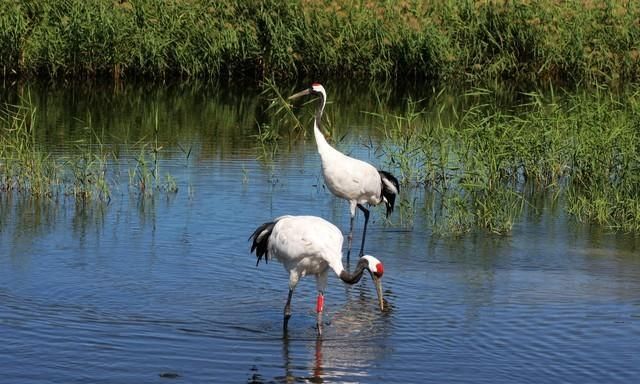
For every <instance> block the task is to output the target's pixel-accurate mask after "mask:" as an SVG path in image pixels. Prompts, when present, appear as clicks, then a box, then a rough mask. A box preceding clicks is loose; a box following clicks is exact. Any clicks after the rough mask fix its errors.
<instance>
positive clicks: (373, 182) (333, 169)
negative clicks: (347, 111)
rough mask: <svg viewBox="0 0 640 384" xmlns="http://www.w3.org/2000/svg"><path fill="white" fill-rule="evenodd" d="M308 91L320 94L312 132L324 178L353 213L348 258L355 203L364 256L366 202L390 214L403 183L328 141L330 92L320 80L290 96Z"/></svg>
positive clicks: (349, 248) (299, 95)
mask: <svg viewBox="0 0 640 384" xmlns="http://www.w3.org/2000/svg"><path fill="white" fill-rule="evenodd" d="M305 95H318V96H319V101H318V105H317V108H316V115H315V118H314V120H313V134H314V136H315V139H316V146H317V147H318V153H319V154H320V159H321V161H322V175H323V177H324V182H325V184H326V185H327V187H328V188H329V190H330V191H331V193H333V194H334V195H335V196H337V197H339V198H341V199H345V200H347V201H349V212H350V214H351V220H350V226H349V236H348V238H347V239H348V250H347V262H349V256H350V255H351V243H352V240H353V223H354V219H355V215H356V207H358V208H359V209H360V210H361V211H362V213H364V229H363V231H362V243H361V245H360V254H359V256H360V257H362V256H363V255H364V242H365V237H366V235H367V224H368V223H369V210H368V209H367V208H365V206H364V205H363V204H365V203H367V204H369V205H374V206H375V205H378V204H380V203H382V202H384V204H385V206H386V208H387V217H389V215H390V214H391V213H392V212H393V207H394V203H395V200H396V196H397V195H398V194H399V193H400V185H399V183H398V180H397V179H396V178H395V177H394V176H393V175H392V174H391V173H389V172H386V171H380V170H378V169H376V167H374V166H373V165H371V164H369V163H366V162H364V161H362V160H358V159H354V158H352V157H349V156H347V155H345V154H343V153H342V152H340V151H338V150H337V149H335V148H333V147H332V146H331V145H329V143H327V140H326V139H325V137H324V135H323V134H322V132H320V122H321V120H322V113H323V112H324V107H325V104H326V100H327V92H326V91H325V89H324V87H323V86H322V85H321V84H318V83H313V84H311V86H310V87H309V88H307V89H305V90H303V91H300V92H298V93H296V94H294V95H291V96H289V99H290V100H293V99H297V98H299V97H301V96H305Z"/></svg>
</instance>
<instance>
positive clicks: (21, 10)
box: [0, 0, 640, 84]
mask: <svg viewBox="0 0 640 384" xmlns="http://www.w3.org/2000/svg"><path fill="white" fill-rule="evenodd" d="M639 17H640V3H638V2H632V1H626V2H612V1H605V2H594V1H587V0H572V1H566V2H558V1H554V0H542V1H535V2H509V1H491V2H486V1H466V2H459V1H434V2H425V1H418V0H407V1H401V2H374V1H359V2H353V1H346V0H330V1H297V0H292V1H276V0H261V1H251V2H236V1H231V0H222V1H217V2H213V3H212V2H210V1H205V0H192V1H181V0H170V1H163V2H157V1H154V0H139V1H135V2H134V1H113V2H108V1H97V0H90V1H86V0H67V1H54V0H44V1H37V2H33V1H32V2H12V1H4V2H3V3H2V7H0V68H1V69H2V74H3V75H4V76H34V75H41V76H47V77H69V78H78V77H97V76H110V77H112V78H114V79H124V78H134V77H139V76H146V77H152V78H165V77H170V76H177V77H198V78H206V79H209V78H233V79H236V78H239V77H249V78H253V79H259V80H260V79H269V78H272V77H274V76H275V77H276V78H279V79H283V78H287V79H291V78H294V77H297V78H302V77H318V76H322V77H323V78H326V77H336V76H337V77H342V78H345V77H350V78H351V77H360V78H366V79H371V78H385V79H399V78H400V79H404V78H406V77H413V78H420V79H427V80H435V81H439V82H448V81H451V80H454V81H474V82H476V81H479V82H485V81H487V80H489V79H498V80H508V81H516V82H525V83H544V84H546V83H548V82H556V83H564V84H596V83H610V84H622V83H624V82H627V81H629V80H632V81H633V80H638V79H639V78H640V65H639V64H640V50H639V49H638V45H637V41H640V24H639V23H638V19H639Z"/></svg>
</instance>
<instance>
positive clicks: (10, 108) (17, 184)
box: [0, 100, 178, 203]
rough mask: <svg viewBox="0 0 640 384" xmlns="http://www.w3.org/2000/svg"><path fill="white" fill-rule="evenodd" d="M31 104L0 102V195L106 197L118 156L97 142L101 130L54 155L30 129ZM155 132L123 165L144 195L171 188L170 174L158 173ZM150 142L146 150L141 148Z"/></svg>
mask: <svg viewBox="0 0 640 384" xmlns="http://www.w3.org/2000/svg"><path fill="white" fill-rule="evenodd" d="M35 116H36V109H35V107H33V106H31V104H30V103H29V102H28V100H27V101H25V102H24V103H23V104H21V105H5V107H4V108H3V109H2V111H1V113H0V195H11V194H14V193H15V194H18V195H20V196H30V197H35V198H46V199H50V200H57V199H58V198H60V197H62V196H65V197H72V198H74V199H75V200H76V202H82V203H84V202H89V201H100V202H106V203H108V202H109V201H110V200H111V190H112V189H113V186H114V184H115V183H116V181H114V180H110V179H109V175H110V176H111V177H114V176H115V174H116V173H117V172H118V171H117V170H116V169H117V168H118V167H119V165H118V161H119V159H118V158H117V156H116V155H115V153H112V152H110V150H109V148H108V147H107V146H106V145H104V144H103V141H102V139H101V136H100V135H98V134H97V133H96V132H94V131H93V130H92V129H91V123H90V121H89V122H88V126H86V127H85V129H86V130H87V131H88V132H90V134H89V135H88V136H87V137H88V139H86V140H85V139H83V140H81V141H78V142H75V143H74V145H75V148H76V151H74V152H73V154H72V155H68V156H56V155H53V154H52V153H50V152H48V151H46V150H45V149H43V148H42V147H41V146H40V144H39V141H38V140H37V138H36V134H35V125H36V121H35ZM157 133H158V128H157V121H156V134H155V141H154V143H153V144H150V145H148V144H147V143H143V144H141V148H142V150H141V153H140V156H139V157H138V158H137V160H136V161H137V163H136V166H135V167H134V168H133V169H130V170H129V174H130V179H135V180H136V182H135V183H134V182H131V184H132V185H135V186H136V188H138V190H139V191H140V192H141V195H143V196H145V197H147V196H150V195H153V193H154V191H164V192H167V193H175V192H177V190H178V187H177V184H176V181H175V179H174V178H173V177H172V176H171V175H170V174H166V176H165V180H164V181H162V180H161V179H160V172H159V161H160V160H159V155H158V153H159V151H160V150H161V149H162V147H161V146H160V145H159V144H158V139H157V136H158V135H157ZM148 146H150V147H151V150H147V147H148Z"/></svg>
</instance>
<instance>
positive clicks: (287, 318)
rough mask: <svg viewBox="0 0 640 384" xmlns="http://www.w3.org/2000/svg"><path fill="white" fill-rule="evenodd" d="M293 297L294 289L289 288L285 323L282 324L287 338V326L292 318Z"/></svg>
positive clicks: (285, 308)
mask: <svg viewBox="0 0 640 384" xmlns="http://www.w3.org/2000/svg"><path fill="white" fill-rule="evenodd" d="M291 296H293V289H291V288H289V297H288V298H287V305H285V306H284V322H283V324H282V332H284V336H285V337H286V336H287V325H288V324H289V318H290V317H291Z"/></svg>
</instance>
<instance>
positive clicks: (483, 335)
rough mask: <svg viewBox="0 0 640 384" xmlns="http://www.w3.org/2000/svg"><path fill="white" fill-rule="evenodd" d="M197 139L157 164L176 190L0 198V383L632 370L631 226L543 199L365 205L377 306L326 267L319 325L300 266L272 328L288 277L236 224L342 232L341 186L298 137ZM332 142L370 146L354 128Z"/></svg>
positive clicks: (489, 378) (635, 325) (639, 335)
mask: <svg viewBox="0 0 640 384" xmlns="http://www.w3.org/2000/svg"><path fill="white" fill-rule="evenodd" d="M224 137H225V136H221V140H225V139H224ZM198 143H199V145H201V147H200V148H199V149H198V150H197V151H196V152H195V153H194V155H193V157H191V158H190V159H189V160H188V161H185V160H184V159H182V160H181V159H178V158H175V159H174V160H173V161H171V160H169V161H167V162H166V163H163V170H164V171H168V172H171V174H172V175H173V176H174V177H175V178H176V180H177V183H178V185H179V186H180V190H179V192H178V193H177V194H176V195H175V196H173V195H171V196H168V195H166V194H158V195H157V196H156V197H154V198H148V199H145V198H139V197H138V196H135V195H134V194H131V193H130V192H129V190H128V187H127V185H126V181H125V182H123V184H122V186H121V187H120V189H119V192H118V193H117V194H115V195H114V198H113V199H112V201H111V203H110V204H108V205H107V206H89V207H86V208H85V209H81V208H79V207H77V206H76V205H75V204H73V203H72V202H65V201H61V202H58V203H55V204H54V207H52V208H50V209H44V210H41V209H32V207H30V206H29V205H28V204H26V203H21V202H19V201H13V202H11V203H8V204H3V207H10V209H5V210H3V211H2V213H1V214H2V216H3V218H2V220H3V222H4V223H5V224H4V225H3V226H2V230H1V231H0V334H1V335H2V342H1V343H0V366H1V367H2V373H1V374H0V377H2V379H1V380H0V381H2V382H7V383H16V384H20V383H132V382H145V383H153V382H167V380H170V379H171V378H175V379H176V380H181V381H180V382H189V383H211V382H224V383H237V382H251V383H271V382H282V383H284V382H286V383H289V382H327V383H331V382H335V383H345V382H362V383H380V382H402V383H425V382H473V383H514V382H519V383H557V382H574V383H631V382H637V381H638V380H640V342H639V341H640V257H639V256H638V252H637V248H638V240H637V239H635V238H634V237H632V236H626V235H615V234H609V233H606V232H604V231H601V230H598V229H594V228H590V227H588V226H581V225H577V224H575V223H573V222H572V220H571V218H568V217H565V216H563V215H561V214H560V215H558V214H556V213H554V214H551V213H549V212H542V213H541V214H540V216H541V217H536V218H534V219H531V218H528V217H525V218H523V219H522V221H521V222H519V223H517V224H516V226H515V227H514V230H513V233H512V234H511V235H510V236H504V237H496V236H491V235H486V234H470V235H467V236H464V237H459V238H458V237H456V238H446V237H434V236H432V235H431V234H430V233H429V231H428V229H427V226H426V225H425V223H426V222H427V219H426V218H425V217H423V216H424V215H423V213H422V211H421V210H420V209H419V208H417V209H416V214H415V218H414V224H413V226H411V227H402V226H398V225H392V226H388V225H385V224H384V220H382V210H381V209H380V210H378V209H375V210H374V211H373V214H372V221H371V226H370V232H369V234H368V237H367V252H368V253H371V254H374V255H376V256H377V257H379V258H380V259H381V260H383V262H384V264H385V276H384V278H383V289H384V291H385V295H386V300H387V307H388V310H387V311H385V312H384V313H381V312H380V311H379V310H378V309H377V307H376V305H375V292H374V290H373V285H372V284H371V281H370V279H369V278H368V276H365V277H364V278H363V280H362V281H361V282H360V283H359V284H357V285H355V286H351V287H348V286H345V285H344V284H342V283H341V282H340V281H339V279H337V278H336V277H335V276H331V277H330V280H329V285H330V287H329V289H328V291H327V292H326V313H325V322H326V325H325V334H324V335H323V337H322V338H317V337H316V335H315V329H314V324H315V315H314V308H315V282H314V279H313V278H305V279H303V280H302V282H301V284H300V285H299V287H298V289H297V290H296V293H295V295H294V299H293V304H292V305H293V307H292V308H293V317H292V318H291V321H290V324H289V328H290V332H289V335H288V337H287V338H283V337H282V312H283V306H284V303H285V300H286V295H287V275H286V273H285V271H284V270H283V268H282V266H281V265H279V264H277V263H275V262H274V263H269V264H264V263H261V264H260V265H259V266H257V267H256V265H255V256H253V255H250V254H249V243H248V241H247V239H248V237H249V235H250V234H251V232H252V231H253V229H255V227H256V226H257V225H259V224H260V223H262V222H265V221H267V220H270V219H271V218H273V217H276V216H279V215H282V214H317V215H320V216H323V217H325V218H327V219H328V220H330V221H332V222H334V223H336V224H337V225H338V226H340V227H341V228H342V229H343V230H345V231H346V230H347V228H348V213H347V212H348V209H347V204H346V203H345V202H342V201H338V200H336V199H335V198H333V197H332V196H331V195H330V194H329V192H328V191H327V190H326V189H324V188H323V186H322V181H321V177H320V169H319V164H318V158H317V155H316V154H315V148H314V146H313V145H312V143H309V142H307V143H301V144H300V146H299V148H294V149H292V150H291V151H284V150H283V151H281V152H280V154H279V155H278V156H277V157H276V159H275V161H274V162H273V163H269V162H263V161H257V160H256V153H257V152H256V151H255V149H254V146H255V143H253V142H252V141H251V140H247V141H246V142H245V143H244V144H238V145H239V148H237V149H233V150H229V149H226V150H224V151H221V150H219V149H216V148H217V147H214V145H213V144H211V143H209V142H207V141H204V142H198ZM194 145H195V144H194ZM217 145H222V146H223V147H224V145H223V144H217ZM341 145H342V146H343V148H350V151H351V152H353V153H355V154H357V155H358V156H359V157H365V158H369V159H370V160H371V161H373V162H376V161H379V158H378V157H377V156H376V154H375V153H371V152H370V151H368V150H367V149H364V148H363V147H362V146H360V145H358V143H357V142H356V140H355V138H353V141H349V140H347V141H345V142H343V143H341ZM414 192H415V193H416V195H417V196H419V195H420V193H419V191H414ZM408 193H410V191H408ZM2 198H5V197H2ZM416 205H417V206H418V207H419V206H420V205H421V202H420V201H418V202H417V204H416ZM397 220H398V218H397V216H392V221H393V222H395V223H396V224H397ZM357 224H358V228H359V229H360V228H361V225H362V217H358V220H357ZM358 241H359V234H358V236H356V238H355V239H354V244H358ZM353 266H354V265H353V263H352V264H351V267H353Z"/></svg>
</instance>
